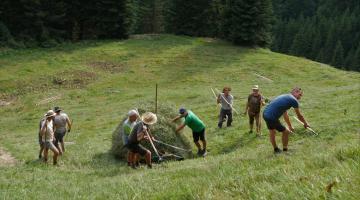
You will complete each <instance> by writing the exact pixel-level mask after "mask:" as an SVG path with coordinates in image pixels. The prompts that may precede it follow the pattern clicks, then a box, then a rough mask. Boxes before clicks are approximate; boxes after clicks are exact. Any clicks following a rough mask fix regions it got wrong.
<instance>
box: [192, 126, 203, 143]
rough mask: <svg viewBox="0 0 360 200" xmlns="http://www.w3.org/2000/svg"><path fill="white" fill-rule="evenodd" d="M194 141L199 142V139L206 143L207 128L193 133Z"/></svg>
mask: <svg viewBox="0 0 360 200" xmlns="http://www.w3.org/2000/svg"><path fill="white" fill-rule="evenodd" d="M193 139H194V142H198V141H199V139H200V140H201V141H205V128H204V129H203V130H201V131H199V132H194V131H193Z"/></svg>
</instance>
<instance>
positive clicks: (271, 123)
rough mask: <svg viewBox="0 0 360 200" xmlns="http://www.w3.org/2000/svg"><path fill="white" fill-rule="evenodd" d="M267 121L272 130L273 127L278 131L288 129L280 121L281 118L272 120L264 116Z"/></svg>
mask: <svg viewBox="0 0 360 200" xmlns="http://www.w3.org/2000/svg"><path fill="white" fill-rule="evenodd" d="M263 118H264V120H265V122H266V126H267V128H268V129H269V130H272V129H276V130H277V131H279V132H283V131H285V130H286V128H285V126H283V125H282V124H281V122H280V120H279V119H277V120H272V119H267V118H265V117H264V116H263Z"/></svg>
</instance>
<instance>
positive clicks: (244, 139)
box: [219, 132, 257, 153]
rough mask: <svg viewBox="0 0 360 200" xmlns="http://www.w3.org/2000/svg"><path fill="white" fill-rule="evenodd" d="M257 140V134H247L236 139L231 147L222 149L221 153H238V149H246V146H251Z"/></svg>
mask: <svg viewBox="0 0 360 200" xmlns="http://www.w3.org/2000/svg"><path fill="white" fill-rule="evenodd" d="M256 138H257V137H256V135H255V134H249V133H248V132H245V133H244V134H242V135H241V137H238V138H236V140H235V141H233V142H232V144H231V145H229V146H225V147H224V148H222V149H221V150H220V151H219V153H231V152H233V151H236V150H237V149H239V148H241V147H244V146H245V145H249V144H250V143H251V142H253V141H254V140H255V139H256Z"/></svg>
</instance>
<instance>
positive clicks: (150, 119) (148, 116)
mask: <svg viewBox="0 0 360 200" xmlns="http://www.w3.org/2000/svg"><path fill="white" fill-rule="evenodd" d="M141 121H143V122H144V123H145V124H148V125H152V124H155V123H156V122H157V117H156V115H155V114H154V113H152V112H146V113H144V114H143V115H142V116H141Z"/></svg>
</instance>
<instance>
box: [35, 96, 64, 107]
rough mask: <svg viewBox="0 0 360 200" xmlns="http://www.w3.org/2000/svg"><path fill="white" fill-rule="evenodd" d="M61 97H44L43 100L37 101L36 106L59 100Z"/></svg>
mask: <svg viewBox="0 0 360 200" xmlns="http://www.w3.org/2000/svg"><path fill="white" fill-rule="evenodd" d="M59 99H61V95H58V96H53V97H49V98H46V99H43V100H41V101H39V102H37V103H36V104H35V105H36V106H40V105H44V104H48V103H50V102H54V101H56V100H59Z"/></svg>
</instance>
